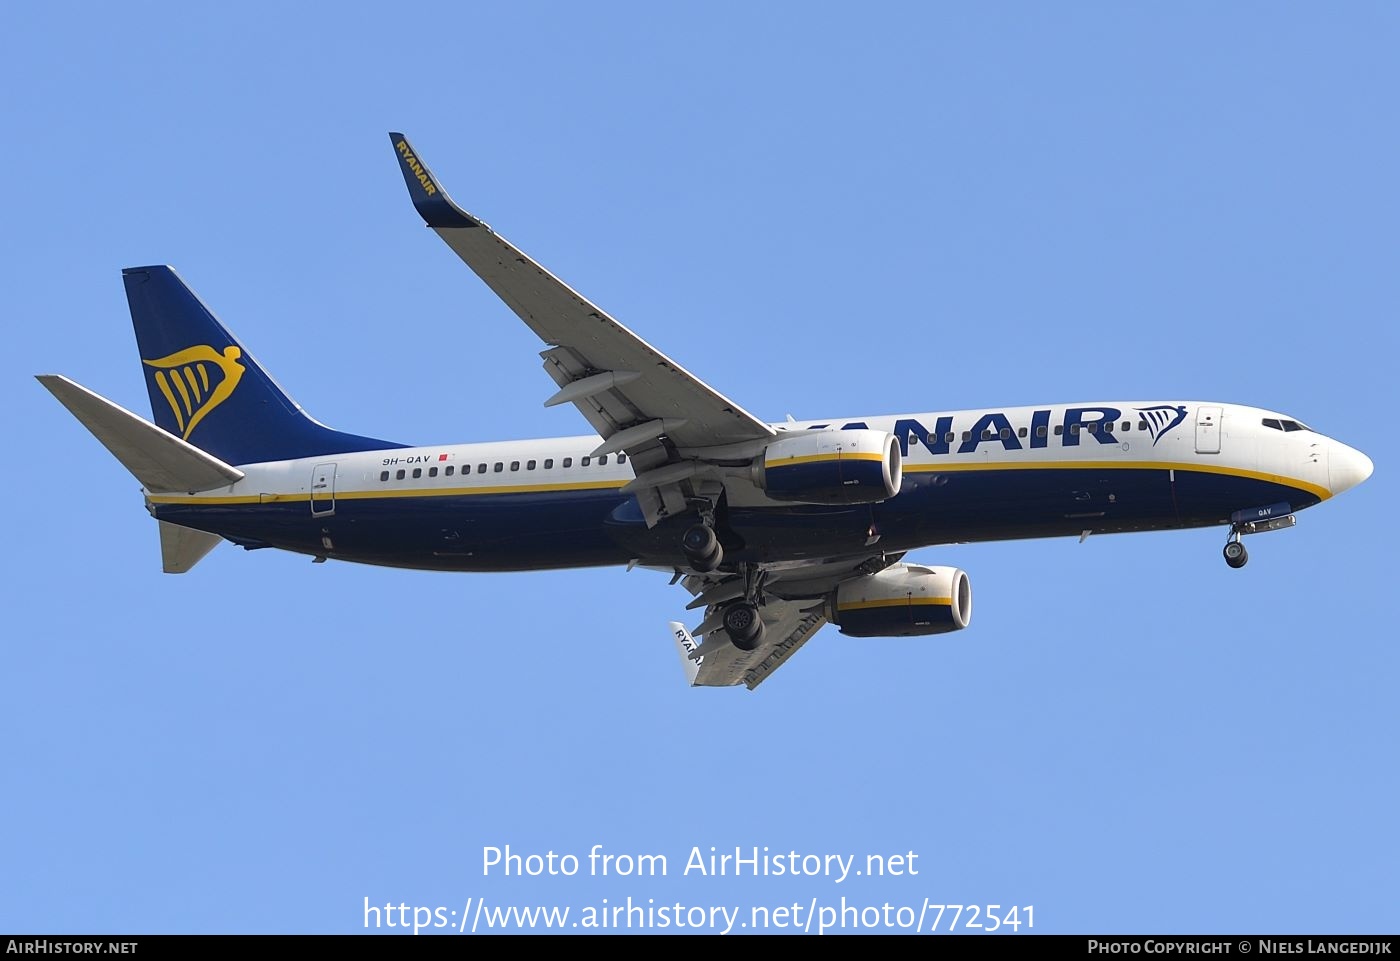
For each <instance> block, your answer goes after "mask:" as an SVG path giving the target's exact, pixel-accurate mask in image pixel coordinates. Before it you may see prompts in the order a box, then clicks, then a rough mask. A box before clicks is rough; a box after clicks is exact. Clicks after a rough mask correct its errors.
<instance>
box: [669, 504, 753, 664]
mask: <svg viewBox="0 0 1400 961" xmlns="http://www.w3.org/2000/svg"><path fill="white" fill-rule="evenodd" d="M691 503H692V504H693V505H694V506H695V508H696V510H697V512H698V513H699V515H700V522H699V523H698V524H692V525H691V526H690V527H687V528H686V530H685V533H684V534H682V535H681V551H682V552H683V553H684V554H685V559H686V564H687V565H688V566H689V567H690V569H691V570H693V571H695V572H696V573H697V574H709V573H711V572H713V571H716V570H719V566H720V564H722V563H724V547H723V545H721V544H720V542H719V536H718V535H717V534H716V533H715V508H714V504H713V503H712V502H711V501H708V500H703V499H700V498H696V499H695V500H693V501H692V502H691ZM739 576H740V577H742V578H743V580H744V593H743V594H742V595H741V596H739V597H738V598H736V599H735V600H733V601H730V602H729V604H728V605H727V606H726V607H725V608H724V613H723V618H722V619H723V623H724V632H725V633H726V634H728V635H729V640H730V642H731V643H733V645H734V646H735V647H737V648H738V649H739V650H741V651H753V650H757V649H758V646H759V645H760V644H762V643H763V633H764V626H763V618H762V616H760V614H759V609H760V608H761V607H762V606H763V580H764V576H765V575H764V572H763V571H762V570H760V569H759V568H758V567H757V566H756V565H754V564H742V565H740V574H739ZM729 596H733V595H729Z"/></svg>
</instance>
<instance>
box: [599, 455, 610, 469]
mask: <svg viewBox="0 0 1400 961" xmlns="http://www.w3.org/2000/svg"><path fill="white" fill-rule="evenodd" d="M598 466H599V467H607V466H608V455H607V454H604V455H603V456H602V457H599V458H598Z"/></svg>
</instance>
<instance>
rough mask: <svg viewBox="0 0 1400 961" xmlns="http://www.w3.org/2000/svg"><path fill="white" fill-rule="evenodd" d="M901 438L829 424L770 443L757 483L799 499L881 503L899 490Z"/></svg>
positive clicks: (777, 495)
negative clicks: (822, 427) (828, 425)
mask: <svg viewBox="0 0 1400 961" xmlns="http://www.w3.org/2000/svg"><path fill="white" fill-rule="evenodd" d="M902 464H903V460H902V458H901V455H900V451H899V439H898V438H896V437H895V436H894V435H893V434H887V433H885V432H884V431H880V430H824V431H818V432H815V433H810V434H800V435H798V436H796V437H785V438H782V439H780V440H777V441H774V442H773V443H771V444H769V445H768V447H767V449H766V450H765V451H764V452H763V456H762V457H761V458H759V459H757V460H755V461H754V465H753V479H754V483H755V484H757V485H758V486H759V488H761V489H762V490H764V491H765V492H766V493H767V494H768V496H769V497H771V498H773V499H774V500H779V501H790V502H793V503H797V504H875V503H878V502H880V501H884V500H889V499H890V498H891V497H893V496H894V495H896V494H898V493H899V486H900V482H901V481H902V479H903V476H904V472H903V466H902Z"/></svg>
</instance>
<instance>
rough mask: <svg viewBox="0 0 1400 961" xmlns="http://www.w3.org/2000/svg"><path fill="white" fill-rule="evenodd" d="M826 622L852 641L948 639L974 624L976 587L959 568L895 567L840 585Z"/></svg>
mask: <svg viewBox="0 0 1400 961" xmlns="http://www.w3.org/2000/svg"><path fill="white" fill-rule="evenodd" d="M826 617H827V620H829V621H831V623H833V624H835V625H836V626H837V627H839V628H840V629H841V633H842V634H847V635H850V636H851V637H913V636H915V635H920V634H947V633H948V632H950V631H960V630H962V629H963V628H964V627H967V625H968V622H969V621H970V620H971V619H972V584H971V582H970V581H969V580H968V577H967V574H966V573H964V572H963V571H960V570H958V569H957V568H956V567H921V566H918V565H915V564H895V565H893V566H891V567H888V568H886V569H885V570H883V571H880V572H879V573H876V574H866V575H865V576H863V577H857V578H855V579H853V580H849V581H845V582H843V583H841V584H839V585H838V586H837V588H836V590H834V591H832V593H831V596H830V597H829V598H828V599H827V610H826Z"/></svg>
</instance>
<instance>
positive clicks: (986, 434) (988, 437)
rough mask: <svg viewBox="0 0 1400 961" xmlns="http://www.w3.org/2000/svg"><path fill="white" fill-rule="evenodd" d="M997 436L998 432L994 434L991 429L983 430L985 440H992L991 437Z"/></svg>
mask: <svg viewBox="0 0 1400 961" xmlns="http://www.w3.org/2000/svg"><path fill="white" fill-rule="evenodd" d="M995 436H996V434H993V433H992V432H991V431H990V430H984V431H982V439H983V440H991V439H992V438H993V437H995Z"/></svg>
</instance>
